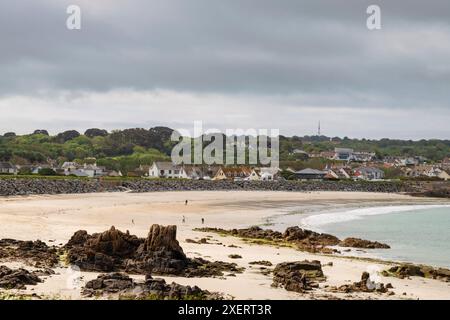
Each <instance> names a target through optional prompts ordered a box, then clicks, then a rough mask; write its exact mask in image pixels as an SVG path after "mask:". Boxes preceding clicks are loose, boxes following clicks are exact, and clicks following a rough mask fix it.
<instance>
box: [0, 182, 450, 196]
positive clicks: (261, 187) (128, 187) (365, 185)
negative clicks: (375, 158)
mask: <svg viewBox="0 0 450 320" xmlns="http://www.w3.org/2000/svg"><path fill="white" fill-rule="evenodd" d="M206 190H207V191H232V190H246V191H298V192H312V191H347V192H352V191H353V192H382V193H407V194H411V195H416V196H432V197H444V198H448V197H449V195H450V193H449V190H450V183H449V182H424V181H409V182H399V181H373V182H367V181H234V182H233V181H224V180H222V181H208V180H178V179H177V180H166V179H130V180H127V179H120V180H119V179H117V180H113V179H105V180H102V179H74V178H68V179H62V178H58V179H50V178H45V179H44V178H42V179H39V178H33V179H27V178H9V177H8V178H2V179H0V196H20V195H34V194H73V193H74V194H81V193H96V192H121V191H131V192H139V193H140V192H158V191H206Z"/></svg>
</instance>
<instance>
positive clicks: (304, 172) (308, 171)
mask: <svg viewBox="0 0 450 320" xmlns="http://www.w3.org/2000/svg"><path fill="white" fill-rule="evenodd" d="M296 173H297V174H326V173H325V172H324V171H321V170H316V169H311V168H307V169H303V170H300V171H297V172H296Z"/></svg>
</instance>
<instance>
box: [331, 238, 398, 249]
mask: <svg viewBox="0 0 450 320" xmlns="http://www.w3.org/2000/svg"><path fill="white" fill-rule="evenodd" d="M339 246H341V247H351V248H361V249H390V248H391V247H390V246H389V245H387V244H384V243H380V242H377V241H369V240H363V239H359V238H346V239H344V240H342V241H341V242H340V243H339Z"/></svg>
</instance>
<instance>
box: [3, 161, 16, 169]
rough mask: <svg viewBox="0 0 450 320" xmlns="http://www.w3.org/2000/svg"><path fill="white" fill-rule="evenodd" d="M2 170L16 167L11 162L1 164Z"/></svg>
mask: <svg viewBox="0 0 450 320" xmlns="http://www.w3.org/2000/svg"><path fill="white" fill-rule="evenodd" d="M0 168H2V169H15V166H13V165H12V164H11V163H9V162H0Z"/></svg>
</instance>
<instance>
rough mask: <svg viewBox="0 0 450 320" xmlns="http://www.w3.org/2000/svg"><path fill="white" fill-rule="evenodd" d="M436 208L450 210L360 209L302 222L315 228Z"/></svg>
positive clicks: (308, 218)
mask: <svg viewBox="0 0 450 320" xmlns="http://www.w3.org/2000/svg"><path fill="white" fill-rule="evenodd" d="M435 208H450V205H403V206H383V207H370V208H359V209H352V210H347V211H340V212H328V213H320V214H315V215H310V216H308V217H305V218H303V219H302V220H301V224H302V226H303V227H309V228H315V227H320V226H324V225H327V224H331V223H339V222H346V221H352V220H358V219H362V218H364V217H365V216H372V215H381V214H391V213H399V212H408V211H417V210H424V209H425V210H426V209H435Z"/></svg>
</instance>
